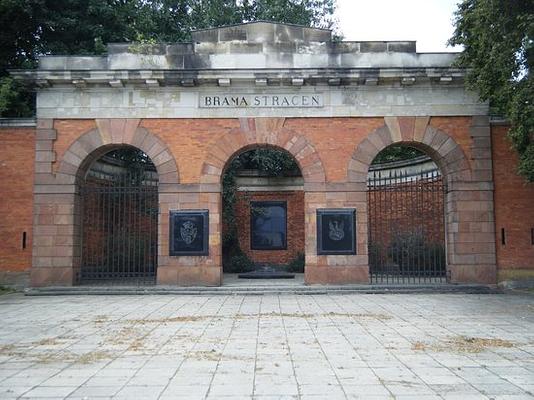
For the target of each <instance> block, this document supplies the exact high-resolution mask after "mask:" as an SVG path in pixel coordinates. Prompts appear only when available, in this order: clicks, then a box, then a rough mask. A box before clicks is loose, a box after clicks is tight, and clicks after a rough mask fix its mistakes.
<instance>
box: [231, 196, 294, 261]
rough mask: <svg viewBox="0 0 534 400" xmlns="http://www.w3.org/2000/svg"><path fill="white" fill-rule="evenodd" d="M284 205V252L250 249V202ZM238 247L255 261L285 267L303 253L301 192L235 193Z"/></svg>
mask: <svg viewBox="0 0 534 400" xmlns="http://www.w3.org/2000/svg"><path fill="white" fill-rule="evenodd" d="M273 200H274V201H286V202H287V249H286V250H252V249H251V248H250V202H251V201H273ZM235 215H236V222H237V232H238V235H239V245H240V246H241V250H243V251H244V252H245V253H246V254H247V255H248V256H249V257H250V258H251V259H252V260H253V261H254V262H257V263H272V264H286V263H288V262H290V261H291V260H293V259H294V258H295V257H296V256H297V254H298V253H304V192H303V191H291V192H238V197H237V201H236V206H235Z"/></svg>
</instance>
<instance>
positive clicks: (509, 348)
mask: <svg viewBox="0 0 534 400" xmlns="http://www.w3.org/2000/svg"><path fill="white" fill-rule="evenodd" d="M0 310H1V319H2V324H1V326H0V398H2V399H12V398H21V399H30V398H31V399H40V398H43V399H44V398H47V399H50V398H57V399H63V398H68V399H107V398H114V399H162V400H163V399H206V398H207V399H222V398H226V399H230V398H232V399H241V398H243V399H251V398H255V399H308V398H309V399H329V400H330V399H346V398H351V399H352V398H362V399H371V400H372V399H391V398H396V399H408V398H411V399H462V400H463V399H527V398H529V399H532V398H534V296H532V295H515V294H512V295H462V294H430V295H422V294H409V295H407V294H403V295H365V294H356V295H319V296H294V295H286V296H284V295H280V296H270V295H265V296H85V297H83V296H64V297H24V296H22V295H20V294H11V295H4V296H0Z"/></svg>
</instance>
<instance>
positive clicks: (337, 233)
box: [328, 221, 345, 242]
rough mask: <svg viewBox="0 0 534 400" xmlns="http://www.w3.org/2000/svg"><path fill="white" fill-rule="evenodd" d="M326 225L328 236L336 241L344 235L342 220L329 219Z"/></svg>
mask: <svg viewBox="0 0 534 400" xmlns="http://www.w3.org/2000/svg"><path fill="white" fill-rule="evenodd" d="M328 227H329V228H330V229H329V231H328V237H329V238H330V239H332V240H335V241H336V242H337V241H339V240H341V239H343V238H344V237H345V232H344V231H343V221H341V222H339V221H329V222H328Z"/></svg>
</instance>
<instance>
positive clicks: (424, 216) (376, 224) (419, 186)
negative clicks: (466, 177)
mask: <svg viewBox="0 0 534 400" xmlns="http://www.w3.org/2000/svg"><path fill="white" fill-rule="evenodd" d="M367 188H368V191H367V193H368V194H367V196H368V198H367V200H368V202H367V204H368V205H369V210H368V211H369V270H370V276H371V282H372V283H378V284H409V283H416V284H417V283H443V282H445V281H446V260H445V216H444V195H445V191H446V188H445V184H444V182H443V179H442V176H441V174H440V173H439V171H438V170H434V171H430V172H420V173H417V174H408V173H407V172H395V171H393V172H391V171H378V172H376V171H375V172H370V174H369V176H368V182H367Z"/></svg>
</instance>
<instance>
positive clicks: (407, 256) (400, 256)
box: [371, 231, 445, 275]
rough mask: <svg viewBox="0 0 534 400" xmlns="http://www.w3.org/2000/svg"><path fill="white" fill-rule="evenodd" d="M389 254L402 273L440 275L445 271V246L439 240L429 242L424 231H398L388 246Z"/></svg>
mask: <svg viewBox="0 0 534 400" xmlns="http://www.w3.org/2000/svg"><path fill="white" fill-rule="evenodd" d="M378 249H379V247H376V248H374V249H372V251H371V252H373V253H375V252H376V251H377V250H378ZM387 256H388V259H390V260H392V261H393V263H394V264H396V265H398V267H399V272H400V273H401V274H402V273H408V274H411V273H413V272H418V273H419V274H421V273H423V274H425V273H426V274H431V273H433V272H434V273H437V274H438V275H440V274H442V273H443V271H445V247H444V246H443V244H441V243H439V242H428V241H427V240H426V239H425V237H424V235H423V233H422V232H417V231H415V232H398V233H397V234H396V235H395V236H394V237H393V238H392V240H391V243H390V244H389V246H388V248H387Z"/></svg>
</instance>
